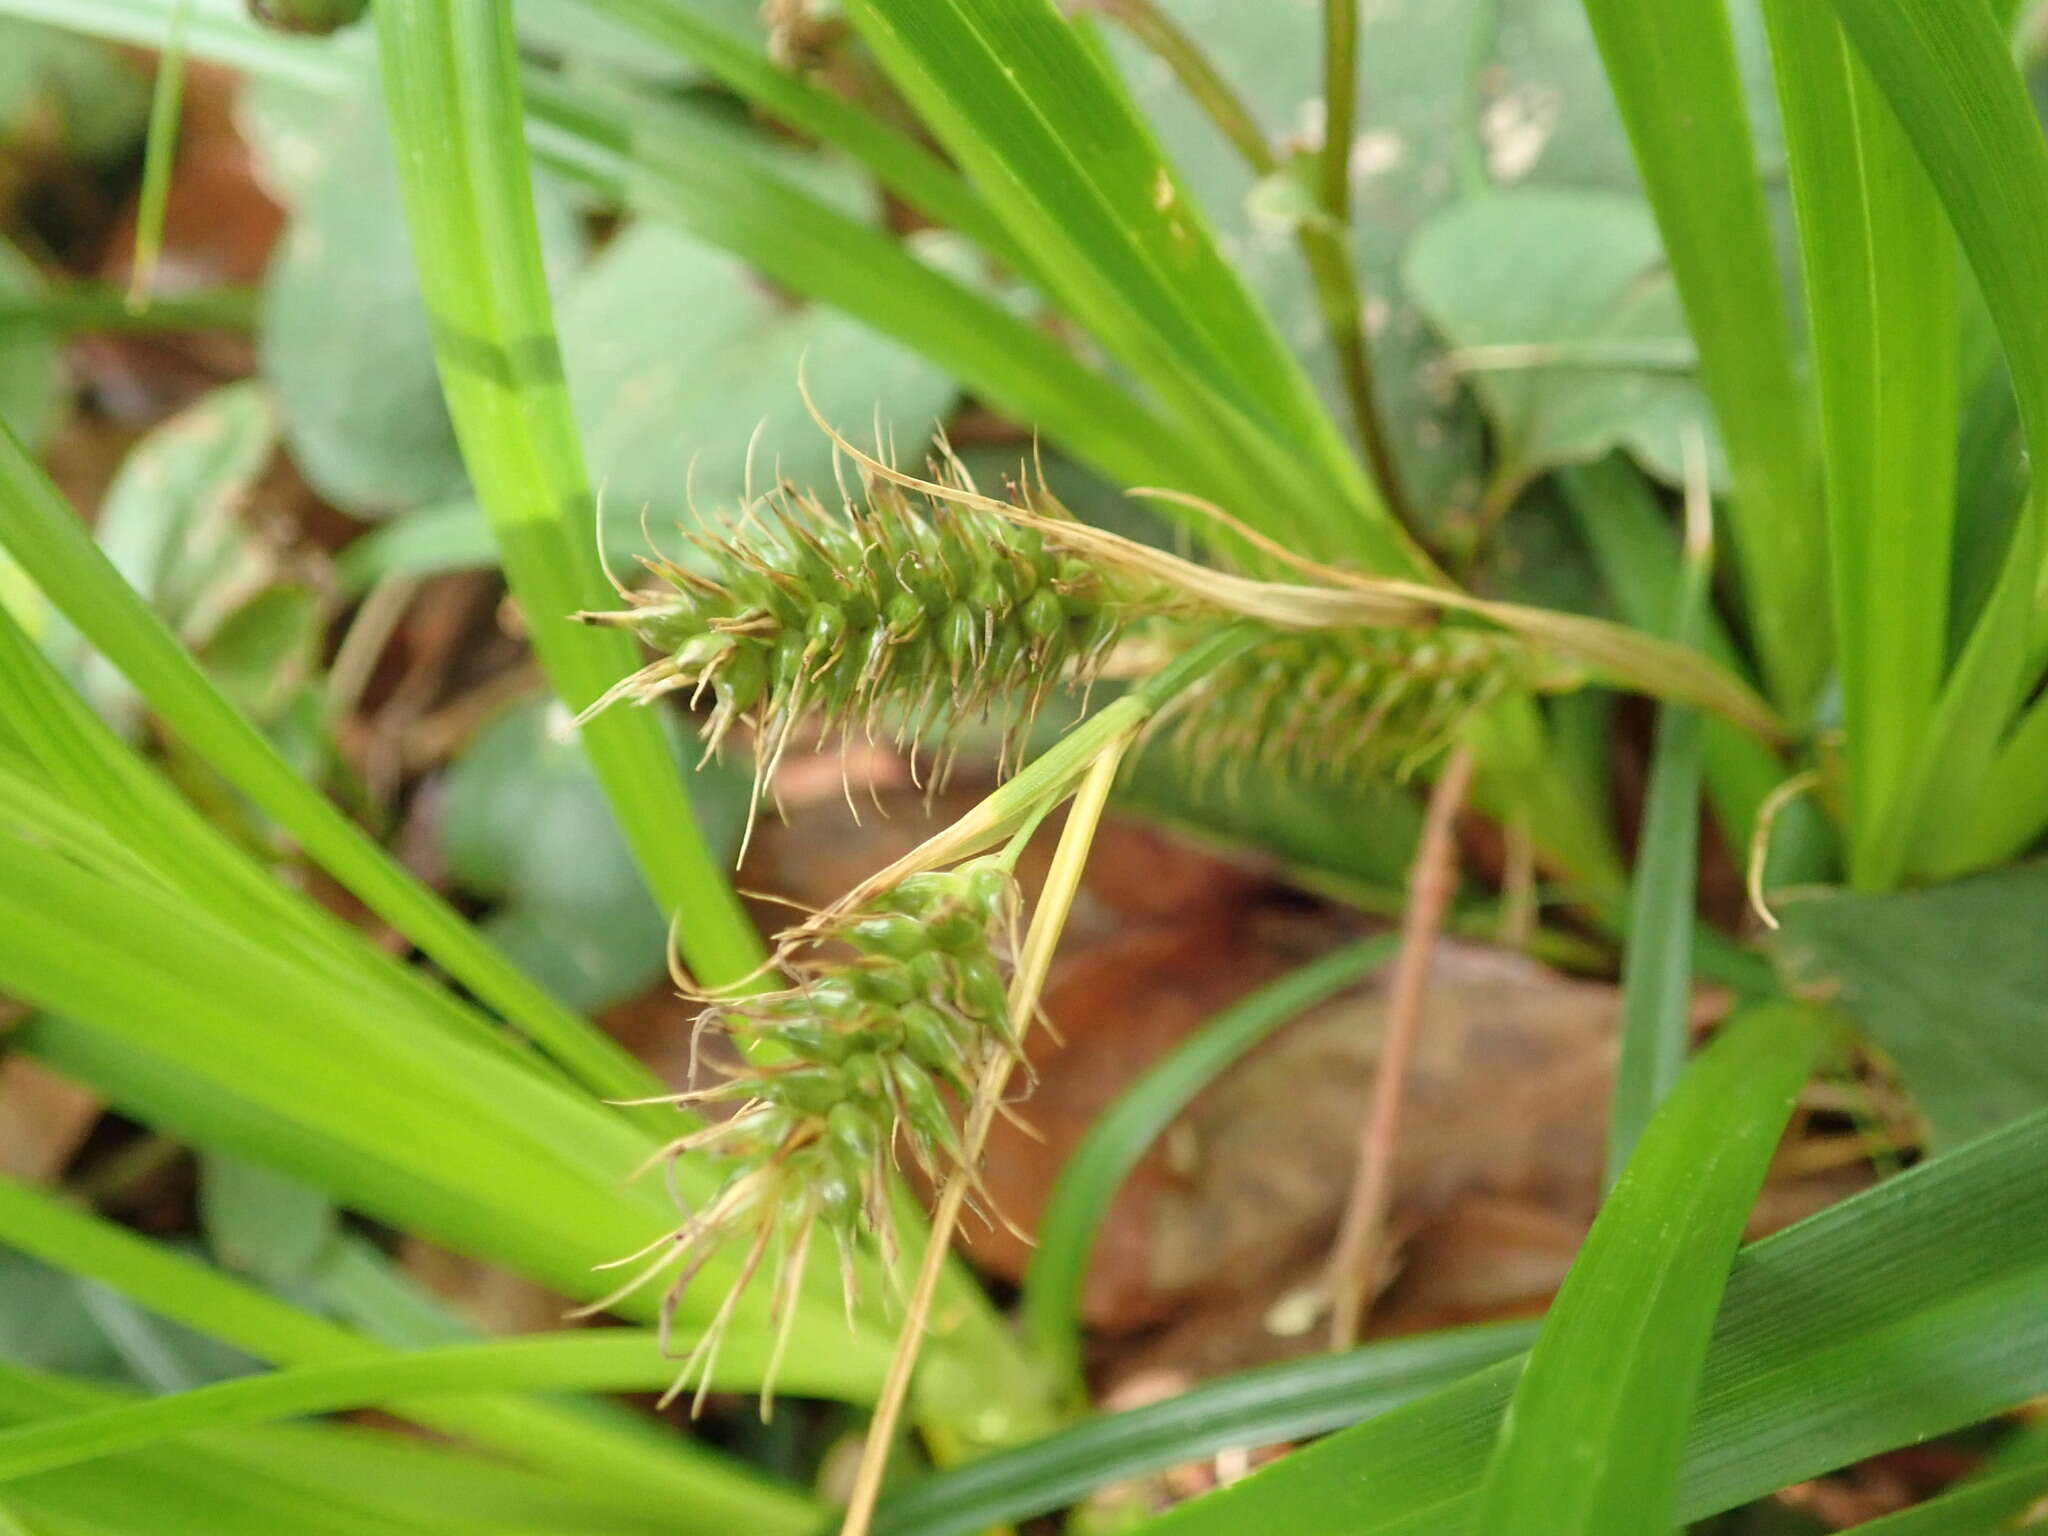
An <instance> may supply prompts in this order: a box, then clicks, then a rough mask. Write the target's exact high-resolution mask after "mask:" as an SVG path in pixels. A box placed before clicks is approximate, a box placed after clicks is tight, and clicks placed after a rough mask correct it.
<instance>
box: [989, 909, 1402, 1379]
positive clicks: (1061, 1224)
mask: <svg viewBox="0 0 2048 1536" xmlns="http://www.w3.org/2000/svg"><path fill="white" fill-rule="evenodd" d="M1396 944H1397V941H1396V940H1395V939H1393V938H1392V937H1389V936H1383V937H1381V938H1378V939H1369V940H1367V941H1365V942H1364V943H1361V944H1354V945H1351V946H1349V947H1347V948H1344V949H1341V950H1338V951H1336V952H1334V953H1332V954H1329V955H1326V956H1324V957H1323V958H1322V959H1320V960H1317V961H1314V962H1312V963H1310V964H1308V965H1304V966H1301V967H1299V968H1298V969H1296V970H1294V971H1291V972H1289V973H1288V974H1287V975H1286V976H1284V977H1282V978H1281V979H1280V980H1278V981H1275V982H1271V983H1269V984H1268V985H1266V986H1264V987H1261V988H1260V989H1259V990H1258V991H1256V992H1254V993H1252V994H1251V995H1250V996H1249V997H1246V998H1245V999H1243V1000H1242V1001H1241V1002H1238V1003H1235V1004H1233V1005H1231V1006H1230V1007H1228V1008H1226V1009H1224V1010H1223V1011H1222V1012H1221V1013H1218V1014H1216V1015H1214V1016H1213V1017H1212V1018H1210V1019H1208V1020H1206V1021H1205V1022H1204V1023H1203V1024H1202V1026H1201V1027H1200V1028H1199V1029H1197V1030H1196V1031H1195V1032H1194V1033H1193V1034H1191V1035H1189V1036H1188V1037H1187V1039H1185V1040H1183V1041H1182V1042H1181V1043H1180V1044H1179V1045H1177V1046H1175V1047H1174V1049H1173V1050H1172V1051H1171V1052H1169V1053H1168V1054H1167V1055H1166V1056H1164V1057H1162V1058H1160V1060H1159V1061H1158V1062H1156V1063H1154V1064H1153V1066H1152V1067H1150V1068H1149V1069H1148V1070H1147V1071H1146V1072H1145V1074H1144V1075H1143V1076H1142V1077H1140V1078H1139V1079H1138V1080H1137V1081H1136V1082H1134V1083H1132V1084H1131V1086H1130V1087H1129V1088H1127V1089H1125V1090H1124V1092H1123V1093H1122V1095H1121V1096H1119V1097H1118V1099H1117V1100H1116V1102H1115V1103H1114V1104H1112V1105H1110V1107H1109V1108H1108V1109H1106V1110H1104V1111H1103V1113H1102V1114H1101V1115H1100V1116H1099V1117H1098V1118H1097V1119H1096V1121H1095V1123H1094V1124H1093V1125H1091V1126H1090V1127H1089V1128H1088V1134H1087V1135H1086V1136H1085V1137H1083V1138H1082V1139H1081V1143H1080V1145H1078V1146H1077V1147H1075V1148H1074V1150H1073V1152H1072V1153H1070V1154H1069V1155H1068V1157H1067V1160H1066V1162H1065V1163H1064V1164H1062V1165H1061V1167H1060V1174H1059V1178H1058V1180H1057V1181H1056V1182H1055V1183H1054V1185H1053V1187H1052V1193H1051V1194H1050V1195H1048V1196H1047V1197H1046V1204H1045V1209H1044V1211H1043V1213H1041V1215H1040V1216H1039V1219H1038V1228H1037V1231H1036V1233H1035V1234H1034V1238H1035V1243H1034V1246H1033V1248H1032V1252H1031V1264H1030V1267H1029V1268H1028V1269H1027V1270H1026V1271H1025V1274H1024V1295H1023V1301H1022V1312H1023V1319H1024V1327H1025V1330H1026V1331H1027V1332H1028V1333H1029V1334H1030V1335H1031V1337H1032V1340H1033V1342H1034V1343H1035V1344H1036V1345H1037V1346H1038V1351H1039V1353H1040V1354H1041V1355H1042V1356H1044V1357H1045V1358H1046V1359H1047V1360H1050V1361H1052V1362H1054V1363H1055V1364H1056V1365H1058V1366H1059V1367H1060V1368H1061V1369H1063V1370H1065V1371H1067V1372H1068V1373H1069V1374H1070V1375H1072V1376H1073V1377H1074V1378H1075V1379H1077V1380H1078V1379H1079V1373H1080V1368H1081V1337H1080V1333H1081V1327H1080V1306H1081V1284H1082V1281H1083V1279H1084V1278H1085V1276H1086V1274H1087V1270H1088V1257H1089V1254H1090V1253H1091V1252H1092V1251H1093V1249H1094V1246H1095V1239H1096V1234H1097V1232H1098V1231H1099V1229H1100V1228H1101V1225H1102V1218H1103V1217H1104V1216H1105V1215H1106V1214H1107V1213H1108V1211H1109V1205H1110V1201H1111V1200H1112V1199H1114V1198H1115V1196H1116V1192H1117V1189H1118V1188H1119V1187H1120V1186H1121V1185H1122V1183H1123V1181H1124V1179H1125V1177H1126V1176H1127V1175H1128V1174H1129V1173H1130V1171H1131V1169H1132V1168H1133V1167H1135V1166H1136V1165H1137V1162H1138V1160H1139V1159H1140V1158H1141V1157H1143V1156H1144V1155H1145V1149H1146V1148H1147V1147H1149V1146H1150V1145H1151V1144H1152V1143H1153V1142H1154V1141H1155V1140H1156V1139H1157V1138H1158V1136H1159V1134H1160V1133H1161V1132H1162V1131H1164V1130H1165V1129H1166V1127H1167V1126H1168V1125H1170V1124H1172V1122H1173V1120H1174V1117H1175V1116H1177V1115H1178V1114H1179V1113H1180V1112H1181V1111H1182V1110H1183V1109H1185V1108H1187V1106H1188V1104H1189V1102H1190V1101H1192V1100H1193V1099H1194V1097H1195V1095H1197V1094H1198V1093H1200V1092H1201V1091H1202V1090H1203V1089H1204V1088H1206V1087H1207V1086H1208V1085H1209V1084H1210V1083H1211V1082H1212V1081H1214V1080H1215V1078H1216V1077H1217V1076H1218V1075H1220V1074H1221V1073H1223V1072H1224V1071H1226V1070H1227V1069H1228V1068H1229V1067H1230V1066H1231V1064H1232V1063H1234V1062H1236V1061H1237V1060H1238V1059H1239V1058H1241V1057H1242V1056H1243V1055H1244V1053H1245V1052H1247V1051H1249V1050H1250V1049H1251V1048H1252V1047H1253V1046H1255V1045H1257V1044H1258V1043H1259V1042H1260V1041H1261V1040H1263V1039H1265V1038H1266V1037H1267V1036H1268V1035H1270V1034H1271V1033H1272V1032H1273V1031H1274V1030H1276V1029H1278V1028H1279V1027H1280V1026H1281V1025H1283V1024H1285V1023H1287V1022H1288V1020H1290V1019H1293V1018H1295V1017H1297V1016H1299V1015H1300V1014H1301V1013H1302V1012H1303V1011H1304V1010H1306V1009H1308V1008H1312V1007H1314V1006H1315V1005H1316V1004H1317V1003H1319V1002H1322V1001H1323V1000H1324V999H1326V998H1329V997H1332V996H1334V995H1335V994H1336V993H1338V992H1339V991H1341V990H1343V989H1344V988H1345V987H1348V986H1351V985H1354V984H1355V983H1357V982H1358V981H1359V980H1360V979H1361V978H1362V977H1364V976H1365V975H1367V974H1368V973H1369V972H1371V971H1372V970H1373V969H1375V968H1376V967H1378V966H1380V965H1383V964H1384V963H1385V962H1386V961H1387V959H1388V958H1389V957H1390V956H1391V955H1392V954H1393V952H1394V949H1395V947H1396Z"/></svg>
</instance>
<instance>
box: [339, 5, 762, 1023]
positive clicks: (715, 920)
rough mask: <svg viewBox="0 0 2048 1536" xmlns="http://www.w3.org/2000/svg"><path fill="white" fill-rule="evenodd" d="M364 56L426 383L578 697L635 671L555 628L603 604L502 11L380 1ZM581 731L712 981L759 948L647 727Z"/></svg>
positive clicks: (738, 968) (610, 641)
mask: <svg viewBox="0 0 2048 1536" xmlns="http://www.w3.org/2000/svg"><path fill="white" fill-rule="evenodd" d="M376 23H377V36H378V41H379V44H380V48H379V53H380V57H381V59H382V63H383V82H384V91H385V101H386V104H387V107H388V109H389V116H390V122H391V136H392V142H393V145H394V147H395V150H396V152H397V157H398V167H399V184H400V187H401V189H402V192H403V195H404V202H405V208H406V223H407V226H408V229H409V231H410V233H411V237H412V247H413V255H414V259H415V261H416V263H417V265H418V268H419V274H420V289H421V292H422V293H423V295H424V296H425V300H426V306H427V313H428V315H429V317H430V319H431V322H432V327H433V332H434V351H435V355H436V358H437V360H438V362H439V364H440V369H441V387H442V391H443V393H444V394H445V395H446V396H447V398H448V409H449V414H450V415H451V416H452V417H453V419H454V423H455V433H456V438H457V440H458V442H459V443H460V444H461V447H462V456H463V461H464V463H465V464H466V465H467V466H468V469H469V474H470V480H471V483H472V484H473V485H474V486H475V489H476V494H477V499H478V501H479V502H481V503H482V505H483V508H484V511H485V514H486V515H487V516H488V517H489V519H490V522H491V528H492V531H493V533H494V534H495V535H496V536H497V539H498V545H499V549H500V551H501V553H502V556H503V563H504V569H505V575H506V579H507V581H508V582H509V583H510V584H511V587H512V593H513V596H514V597H515V598H516V599H517V600H518V602H519V604H520V607H521V608H522V609H523V610H524V612H525V615H526V620H527V624H528V626H529V630H530V634H531V638H532V642H533V647H534V650H535V652H536V653H537V654H538V655H539V657H540V660H541V664H542V666H543V667H544V668H545V669H546V671H547V673H548V676H549V679H550V681H551V682H552V683H553V684H554V687H555V690H556V692H557V693H559V694H560V695H561V697H562V699H563V700H564V702H566V703H567V705H568V706H569V708H570V709H571V710H581V709H583V708H584V707H585V706H587V705H589V704H590V703H591V702H592V701H593V700H595V699H596V698H597V697H598V696H599V695H601V694H602V693H604V691H605V690H606V689H607V688H609V687H610V686H611V685H612V684H613V683H614V682H616V681H617V680H618V679H619V678H621V677H624V676H625V675H626V674H627V673H629V672H631V671H632V670H633V669H634V667H635V666H636V665H637V664H638V658H637V656H636V654H635V648H634V645H633V643H632V641H631V639H630V638H629V637H627V636H625V635H623V634H602V633H598V632H596V631H592V630H590V629H588V628H585V627H582V626H578V625H575V624H572V623H571V622H570V621H569V616H570V615H571V614H574V613H576V612H578V611H579V610H582V609H586V608H589V607H591V606H593V605H603V604H606V603H607V602H609V600H610V599H611V597H612V590H611V585H610V583H609V582H608V581H607V580H606V578H605V575H604V570H603V565H602V562H601V561H600V560H599V558H598V554H597V549H596V546H595V542H594V539H595V532H594V530H595V528H596V505H595V502H594V501H593V499H592V497H591V494H590V486H589V482H588V479H587V477H586V475H585V472H584V468H583V460H582V451H581V449H580V447H579V446H578V441H577V436H576V426H575V422H574V419H573V417H572V416H571V414H570V409H569V395H568V390H567V387H566V385H565V384H564V382H563V378H562V360H561V354H560V351H559V349H558V348H557V346H556V342H555V330H554V316H553V310H552V306H551V304H550V301H549V298H548V290H547V279H546V276H545V274H544V273H543V271H542V269H541V258H540V237H539V234H538V232H537V230H536V228H535V224H534V212H533V188H532V184H531V178H530V175H529V172H528V167H527V158H526V138H525V133H524V126H525V114H524V110H523V108H522V105H521V101H520V89H519V63H518V51H517V48H518V45H517V38H516V35H515V34H514V31H513V28H512V19H511V12H510V10H509V8H508V7H504V6H496V5H482V6H479V5H467V4H455V3H452V0H389V3H384V4H379V5H378V6H377V7H376ZM580 740H581V741H582V743H583V746H584V749H585V751H586V752H587V753H588V754H589V756H590V761H591V766H592V768H593V769H594V770H595V771H596V773H597V777H598V781H599V782H600V783H601V784H602V785H603V787H604V791H605V794H606V797H607V798H608V799H609V800H610V801H611V804H612V808H613V811H614V813H615V814H616V816H617V818H618V822H619V826H620V829H621V831H623V832H624V834H625V836H626V841H627V843H628V844H629V845H630V846H631V848H632V850H633V855H634V859H635V861H636V862H637V863H638V864H639V866H640V870H641V874H642V877H643V878H644V879H645V880H646V882H647V886H648V889H649V890H650V891H651V892H652V893H653V895H654V898H655V900H656V902H657V903H659V905H660V906H661V908H662V910H663V911H664V912H665V913H667V914H668V915H670V917H671V918H672V919H673V921H674V923H675V929H676V942H677V945H678V946H679V948H680V949H681V951H682V953H683V956H684V958H685V959H686V960H688V962H689V964H690V967H691V969H692V970H693V971H694V972H695V973H696V975H697V976H698V977H699V978H700V979H701V980H703V981H705V982H706V983H708V984H710V985H713V986H717V985H723V984H725V983H728V982H734V981H738V980H739V979H741V978H743V977H746V976H748V975H749V974H751V973H753V972H754V971H755V970H756V969H757V968H758V967H759V965H760V963H761V961H762V959H763V957H764V953H765V952H764V950H763V948H762V946H761V942H760V939H759V936H758V935H757V934H756V933H755V931H754V927H753V924H752V922H751V921H750V920H749V919H748V917H747V915H746V913H745V911H744V910H743V909H742V908H741V906H740V904H739V899H738V897H737V896H735V895H734V893H733V890H732V887H731V885H730V884H729V883H728V882H727V881H726V879H725V877H724V875H723V874H722V873H721V872H720V871H719V869H718V868H717V865H716V863H715V862H714V861H713V859H712V857H711V853H710V850H709V848H708V847H707V846H706V844H705V841H704V838H703V834H702V832H701V831H700V830H699V828H698V826H697V823H696V821H695V819H694V818H693V817H692V815H691V813H690V807H689V802H688V798H687V796H686V793H685V791H684V789H683V786H682V783H681V781H680V780H678V779H677V777H676V774H675V772H674V769H673V768H672V766H671V764H670V760H669V755H668V750H667V747H666V746H665V744H664V743H663V741H662V738H661V732H660V729H659V722H658V721H657V720H656V719H655V718H654V717H652V716H650V715H647V714H645V713H643V712H640V711H636V710H611V711H608V712H606V713H605V714H604V715H603V716H601V717H599V718H597V719H595V720H593V721H591V722H590V723H588V724H587V725H586V726H585V727H584V728H583V730H582V732H581V735H580Z"/></svg>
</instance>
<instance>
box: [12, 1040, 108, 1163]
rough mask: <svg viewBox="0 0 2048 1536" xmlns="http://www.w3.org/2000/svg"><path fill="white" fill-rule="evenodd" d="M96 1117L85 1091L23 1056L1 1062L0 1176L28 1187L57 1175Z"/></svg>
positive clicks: (94, 1103)
mask: <svg viewBox="0 0 2048 1536" xmlns="http://www.w3.org/2000/svg"><path fill="white" fill-rule="evenodd" d="M99 1117H100V1101H99V1099H98V1098H97V1097H96V1096H95V1095H94V1094H93V1093H92V1092H91V1091H89V1090H88V1089H85V1088H81V1087H79V1086H78V1084H76V1083H74V1082H72V1081H71V1080H70V1079H69V1078H65V1077H59V1076H58V1075H57V1074H56V1073H54V1072H52V1071H50V1070H49V1069H48V1068H47V1067H44V1066H40V1065H38V1064H37V1063H36V1062H33V1061H31V1060H29V1058H28V1057H26V1056H9V1057H7V1058H6V1059H5V1060H4V1061H0V1172H5V1173H6V1174H8V1175H9V1176H10V1177H13V1178H17V1179H22V1180H25V1181H26V1182H28V1183H32V1184H42V1183H47V1182H49V1181H50V1180H52V1179H55V1178H56V1177H57V1176H58V1175H59V1174H61V1173H62V1172H63V1171H64V1169H65V1167H66V1166H67V1165H68V1164H69V1163H70V1161H71V1159H72V1157H73V1155H74V1154H75V1153H76V1152H77V1151H78V1149H79V1148H80V1147H81V1146H83V1145H84V1143H85V1138H86V1136H87V1135H88V1134H89V1133H90V1132H91V1130H92V1128H93V1126H94V1124H95V1123H96V1122H97V1121H98V1120H99Z"/></svg>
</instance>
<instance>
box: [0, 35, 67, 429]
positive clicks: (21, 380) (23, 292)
mask: <svg viewBox="0 0 2048 1536" xmlns="http://www.w3.org/2000/svg"><path fill="white" fill-rule="evenodd" d="M6 46H7V39H6V36H5V35H4V34H0V57H4V56H5V53H4V50H5V48H6ZM0 67H4V66H0ZM42 291H43V280H42V279H41V278H40V277H39V276H37V275H36V269H35V267H34V266H33V265H32V264H31V263H30V262H29V259H28V258H27V257H26V256H24V255H22V254H21V252H20V251H18V250H16V249H15V248H14V247H13V246H12V245H10V244H9V243H8V242H7V241H6V240H4V239H0V304H9V303H27V302H30V301H32V300H34V299H35V298H37V297H38V296H39V295H40V294H41V293H42ZM62 380H63V372H62V368H61V365H60V362H59V359H58V350H57V342H56V339H55V338H54V337H52V336H51V335H50V334H49V333H48V332H47V331H42V330H9V329H5V328H0V422H5V423H6V424H7V427H8V430H9V431H11V432H13V433H14V435H15V436H17V437H19V438H21V439H23V440H24V441H25V442H29V443H40V442H41V441H42V440H43V438H44V437H45V436H46V435H47V434H48V432H49V430H50V428H51V426H52V425H53V424H54V423H55V421H56V417H57V391H58V389H59V388H60V386H61V383H62Z"/></svg>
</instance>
